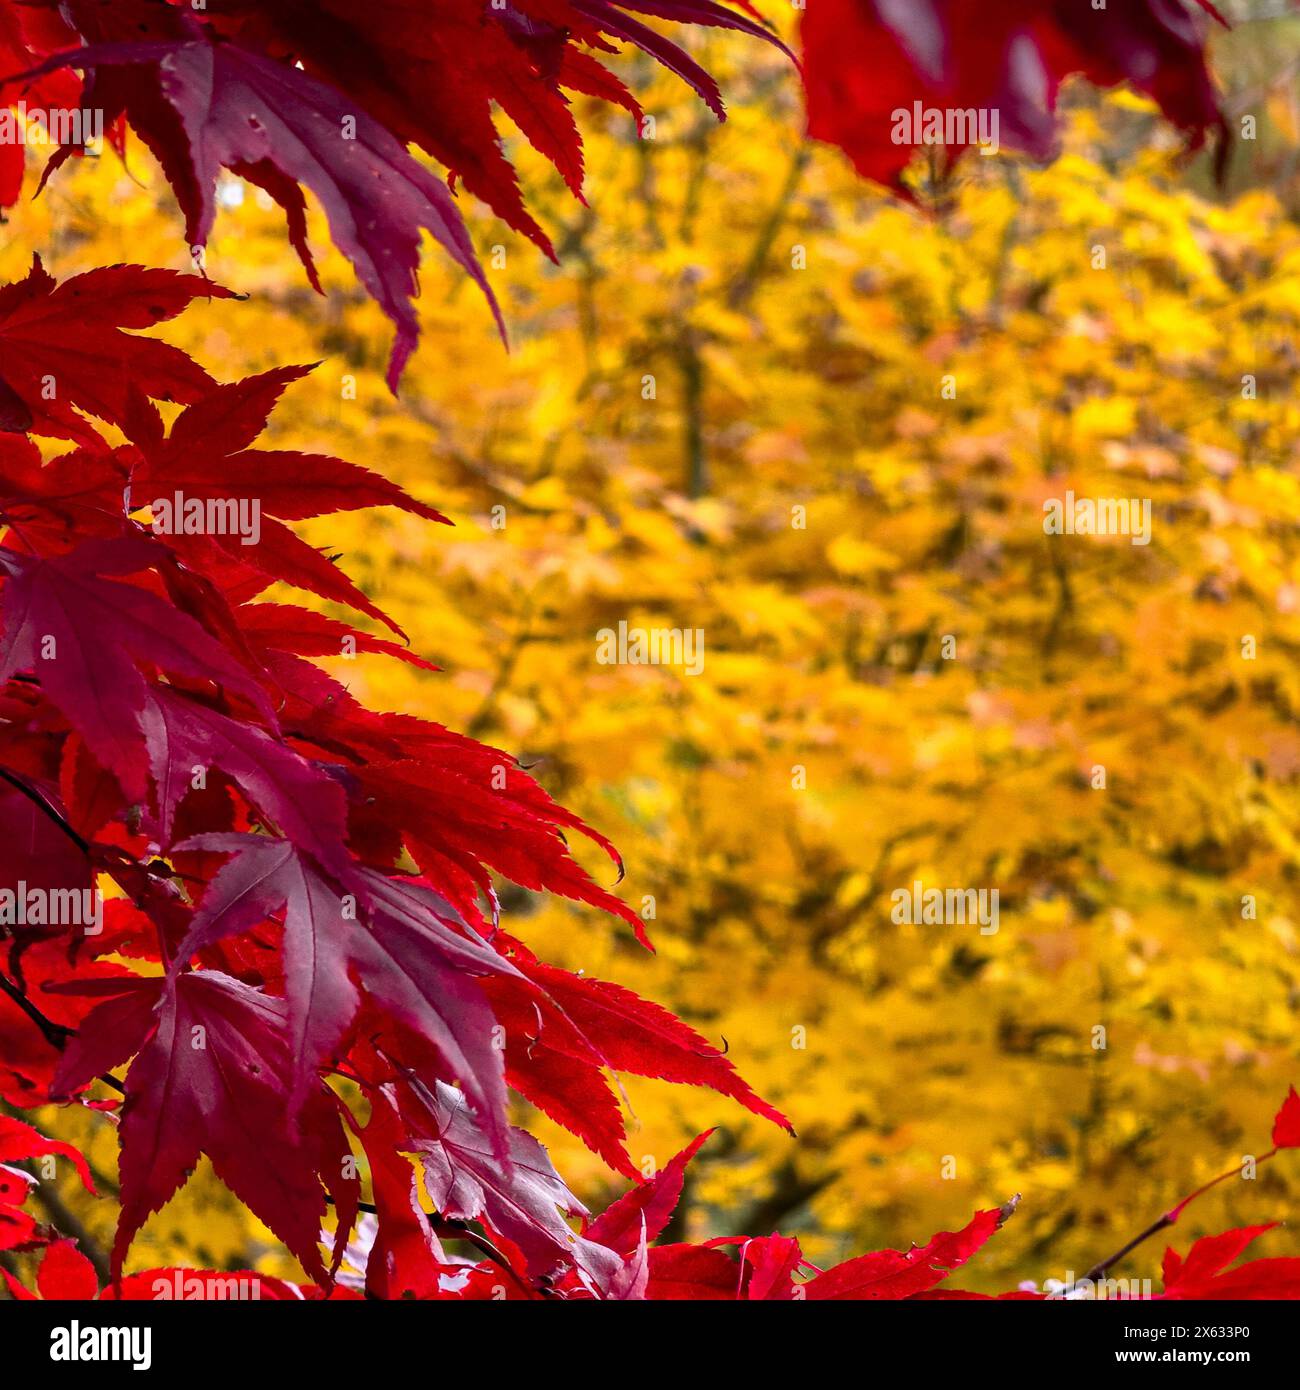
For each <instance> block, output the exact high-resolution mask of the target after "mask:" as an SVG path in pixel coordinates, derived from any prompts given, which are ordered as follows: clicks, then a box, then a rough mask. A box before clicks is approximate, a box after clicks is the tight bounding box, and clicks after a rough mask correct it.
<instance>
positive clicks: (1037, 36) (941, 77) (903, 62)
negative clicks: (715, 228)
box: [802, 0, 1223, 189]
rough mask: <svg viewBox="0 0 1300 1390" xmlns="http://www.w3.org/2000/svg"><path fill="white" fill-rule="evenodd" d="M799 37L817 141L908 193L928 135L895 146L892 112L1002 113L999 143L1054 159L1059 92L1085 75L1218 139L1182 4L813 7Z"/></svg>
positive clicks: (926, 2) (921, 1) (862, 1)
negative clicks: (909, 175)
mask: <svg viewBox="0 0 1300 1390" xmlns="http://www.w3.org/2000/svg"><path fill="white" fill-rule="evenodd" d="M1202 8H1204V6H1202ZM802 37H803V44H804V85H805V90H806V93H807V105H808V131H809V134H810V135H812V136H814V137H815V138H817V139H819V140H826V141H828V142H830V143H831V144H835V145H838V146H839V147H840V148H841V149H843V150H844V151H845V152H846V153H847V154H848V156H849V157H850V158H851V159H852V161H853V163H854V165H855V167H856V168H857V170H858V172H859V173H861V174H863V175H864V176H865V177H867V178H869V179H873V180H875V181H876V182H878V183H882V184H887V185H890V186H892V187H895V188H899V189H901V188H902V184H901V176H902V173H903V171H904V170H905V169H906V168H907V166H908V164H909V163H910V162H911V160H912V158H913V156H914V155H915V153H916V145H917V144H918V143H919V142H920V140H921V134H920V132H916V131H913V132H912V134H911V136H910V137H909V138H908V139H905V140H902V139H899V138H897V137H898V134H899V127H898V122H897V120H896V114H897V113H899V112H902V113H904V114H905V115H906V117H907V118H908V120H909V121H911V120H912V118H913V116H914V110H915V106H916V105H917V104H919V105H920V106H921V108H922V110H923V111H925V110H937V111H940V112H946V111H966V110H974V111H980V110H983V111H988V112H991V113H995V114H996V115H997V117H998V129H997V131H996V133H995V138H996V141H997V143H998V144H1000V145H1004V146H1006V147H1008V148H1012V149H1018V150H1023V151H1025V152H1026V153H1028V154H1030V155H1031V156H1032V157H1033V158H1035V159H1047V158H1049V157H1050V156H1051V155H1052V153H1053V150H1054V144H1055V138H1056V114H1055V113H1056V99H1057V93H1058V91H1059V89H1060V86H1061V83H1062V82H1063V80H1064V79H1065V78H1066V77H1067V76H1068V75H1070V74H1071V73H1076V72H1077V73H1082V74H1083V75H1084V76H1086V77H1087V78H1088V79H1089V80H1090V81H1092V82H1095V83H1097V84H1099V85H1101V86H1114V85H1116V84H1118V83H1120V82H1130V83H1131V84H1132V85H1133V86H1134V87H1136V88H1137V89H1138V90H1139V91H1142V92H1145V93H1147V94H1148V95H1149V96H1151V97H1153V98H1154V99H1155V100H1156V101H1157V102H1158V103H1159V105H1160V107H1161V110H1162V111H1163V112H1164V114H1165V116H1167V117H1168V118H1169V119H1170V120H1171V121H1173V122H1174V123H1175V124H1176V125H1178V126H1180V127H1182V128H1183V129H1184V130H1186V131H1187V132H1188V133H1189V134H1190V135H1191V136H1192V138H1193V140H1194V141H1197V142H1199V141H1201V140H1203V139H1204V136H1205V133H1206V131H1207V130H1208V129H1210V128H1211V127H1218V128H1220V129H1221V128H1222V127H1223V117H1222V115H1221V113H1220V110H1219V103H1218V98H1217V96H1216V94H1215V90H1214V86H1213V83H1212V81H1211V79H1210V76H1209V72H1208V70H1207V67H1206V60H1205V52H1204V40H1205V35H1204V32H1203V26H1202V25H1201V24H1199V23H1198V22H1197V16H1196V15H1195V13H1194V11H1193V10H1192V9H1191V8H1189V6H1188V5H1187V4H1185V3H1183V0H1129V3H1126V4H1122V5H1111V6H1102V7H1100V8H1099V7H1097V6H1092V7H1089V6H1088V5H1086V4H1084V5H1079V4H1076V3H1074V0H908V3H905V4H898V3H894V2H893V0H817V3H816V4H812V5H809V6H808V8H807V10H806V12H805V14H804V17H803V23H802ZM960 150H961V145H960V144H958V145H955V146H950V147H949V156H950V157H955V156H956V155H957V154H959V153H960Z"/></svg>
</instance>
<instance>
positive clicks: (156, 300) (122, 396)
mask: <svg viewBox="0 0 1300 1390" xmlns="http://www.w3.org/2000/svg"><path fill="white" fill-rule="evenodd" d="M232 297H233V294H232V291H230V290H227V289H224V288H223V287H222V286H220V285H214V284H213V283H212V281H210V280H205V279H203V278H202V277H201V276H198V275H180V274H177V273H176V272H175V271H172V270H146V269H145V268H144V267H143V266H138V265H114V266H105V267H103V268H101V269H98V270H88V271H86V272H85V274H83V275H73V276H71V277H70V278H69V279H67V280H65V281H63V283H62V284H56V283H55V281H54V278H53V276H51V275H50V274H49V273H48V272H47V271H46V269H45V267H44V266H43V265H42V264H41V258H40V257H39V256H36V257H34V258H33V260H32V268H31V271H30V273H29V274H28V276H27V278H26V279H25V280H18V281H16V282H15V283H13V284H11V285H5V286H3V287H0V430H17V431H22V430H29V431H31V433H33V434H41V435H51V436H53V437H55V438H58V439H74V440H76V441H78V442H79V443H83V444H95V443H98V442H99V436H98V435H97V434H96V433H95V431H94V430H93V429H92V428H91V426H90V425H89V423H88V422H87V421H86V420H85V418H84V417H83V416H82V415H80V414H78V411H86V412H87V413H89V414H91V415H95V416H97V417H98V418H99V419H101V420H107V421H108V422H109V423H110V424H113V425H123V424H125V423H126V420H127V418H128V411H129V406H130V400H131V395H132V392H133V391H136V392H138V391H141V390H143V391H147V392H149V394H150V395H151V396H153V398H154V399H155V400H160V401H192V400H195V399H197V398H198V397H199V396H200V395H201V394H202V393H203V392H204V391H206V390H207V389H208V388H209V387H210V386H212V384H213V382H212V378H211V377H210V376H209V375H208V374H207V372H205V371H204V370H203V368H202V367H200V366H199V365H198V364H197V363H195V362H194V361H192V360H191V359H190V358H189V357H188V356H186V354H185V353H183V352H182V351H181V350H180V349H179V348H175V347H172V346H171V344H169V343H160V342H158V340H157V339H155V338H138V337H135V336H134V335H132V334H131V333H127V332H124V331H123V330H125V329H129V328H151V327H153V325H154V324H157V323H164V322H166V321H167V320H168V319H172V318H175V317H176V315H177V314H179V313H180V312H181V310H182V309H184V308H185V307H186V306H187V305H188V304H190V303H192V302H193V301H194V300H195V299H229V298H232Z"/></svg>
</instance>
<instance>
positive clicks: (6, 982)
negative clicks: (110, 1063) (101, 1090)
mask: <svg viewBox="0 0 1300 1390" xmlns="http://www.w3.org/2000/svg"><path fill="white" fill-rule="evenodd" d="M0 992H3V993H4V994H6V995H8V996H9V998H10V999H12V1000H13V1002H14V1003H15V1004H17V1005H18V1007H19V1008H20V1009H21V1010H22V1011H23V1013H25V1014H26V1015H27V1017H28V1018H30V1019H31V1021H32V1022H33V1023H34V1024H35V1025H36V1026H37V1028H39V1029H40V1030H41V1036H42V1037H43V1038H44V1039H45V1041H46V1042H47V1043H49V1045H50V1046H51V1047H52V1048H54V1049H55V1051H57V1052H62V1051H63V1049H64V1048H65V1047H66V1046H67V1045H68V1039H69V1038H71V1037H75V1036H76V1032H77V1030H76V1029H75V1028H65V1027H64V1026H63V1024H61V1023H55V1021H54V1020H53V1019H52V1018H46V1016H45V1015H44V1014H43V1013H42V1012H41V1011H40V1010H39V1009H38V1008H37V1007H36V1005H35V1004H33V1003H32V1001H31V1000H30V999H29V998H28V997H27V995H26V994H25V993H24V992H23V991H22V990H21V989H19V988H18V986H17V985H16V984H14V983H13V981H12V980H10V979H9V978H8V977H7V976H6V975H0ZM98 1080H100V1081H102V1082H103V1083H104V1085H105V1086H111V1087H112V1088H113V1090H115V1091H117V1092H118V1093H119V1094H120V1095H125V1094H126V1087H125V1086H124V1085H123V1084H122V1082H120V1081H119V1080H118V1079H117V1077H116V1076H114V1075H113V1073H112V1072H111V1071H106V1072H101V1073H100V1075H99V1077H98Z"/></svg>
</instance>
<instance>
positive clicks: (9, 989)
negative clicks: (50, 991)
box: [0, 975, 73, 1052]
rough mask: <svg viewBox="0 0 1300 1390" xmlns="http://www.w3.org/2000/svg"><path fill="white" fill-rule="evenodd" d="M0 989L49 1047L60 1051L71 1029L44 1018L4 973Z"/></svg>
mask: <svg viewBox="0 0 1300 1390" xmlns="http://www.w3.org/2000/svg"><path fill="white" fill-rule="evenodd" d="M0 990H3V992H4V993H5V994H7V995H8V996H9V998H10V999H12V1000H13V1002H14V1003H15V1004H17V1005H18V1007H19V1008H20V1009H21V1010H22V1011H23V1013H25V1014H26V1015H27V1017H28V1018H30V1019H31V1021H32V1022H33V1023H34V1024H35V1025H36V1026H37V1027H38V1028H39V1029H40V1030H41V1036H42V1037H43V1038H44V1039H45V1041H46V1042H47V1043H49V1045H50V1046H51V1047H53V1048H57V1049H58V1051H60V1052H62V1051H63V1049H64V1047H65V1045H66V1044H67V1041H68V1039H69V1038H70V1037H71V1036H72V1031H73V1030H72V1029H71V1028H65V1027H64V1026H63V1025H62V1024H61V1023H55V1022H54V1020H53V1019H49V1018H46V1017H45V1015H44V1014H43V1013H42V1012H41V1011H40V1010H39V1009H38V1008H37V1007H36V1005H35V1004H33V1003H32V1001H31V1000H30V999H29V998H28V997H27V996H26V994H24V993H23V991H22V990H21V989H19V988H18V986H17V985H16V984H14V983H13V981H12V980H10V979H9V978H8V976H6V975H0Z"/></svg>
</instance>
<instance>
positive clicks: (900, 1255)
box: [803, 1208, 1004, 1300]
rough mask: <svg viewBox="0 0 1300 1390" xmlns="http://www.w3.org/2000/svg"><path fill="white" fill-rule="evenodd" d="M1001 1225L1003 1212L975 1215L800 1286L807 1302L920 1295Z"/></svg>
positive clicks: (864, 1256)
mask: <svg viewBox="0 0 1300 1390" xmlns="http://www.w3.org/2000/svg"><path fill="white" fill-rule="evenodd" d="M1003 1220H1004V1214H1003V1211H1002V1210H1001V1209H999V1208H994V1209H992V1210H990V1211H977V1212H976V1213H975V1215H974V1216H973V1217H972V1218H971V1220H970V1222H969V1223H968V1224H967V1225H966V1226H963V1227H962V1229H961V1230H960V1231H956V1232H952V1231H941V1232H940V1233H939V1234H938V1235H937V1236H932V1237H931V1238H930V1240H928V1241H927V1242H926V1243H925V1244H924V1245H921V1246H916V1245H914V1246H913V1247H912V1248H911V1249H910V1250H907V1251H902V1250H877V1251H874V1252H873V1253H872V1254H870V1255H859V1256H858V1257H857V1258H856V1259H852V1260H845V1261H844V1263H843V1264H838V1265H836V1266H835V1267H834V1268H833V1269H828V1270H827V1271H826V1272H825V1273H824V1274H819V1275H817V1277H816V1278H815V1279H810V1280H809V1281H808V1282H807V1284H805V1285H804V1290H803V1294H804V1297H805V1298H809V1299H858V1300H862V1299H896V1298H911V1297H913V1296H914V1295H916V1294H920V1293H926V1292H927V1291H928V1290H930V1289H933V1288H934V1287H935V1286H936V1285H938V1284H941V1283H942V1282H943V1281H944V1280H945V1279H946V1278H947V1277H948V1276H949V1275H950V1274H951V1273H952V1272H953V1270H955V1269H959V1268H960V1267H961V1266H962V1265H964V1264H965V1263H966V1261H967V1260H969V1259H970V1258H971V1256H972V1255H974V1254H975V1253H976V1252H977V1251H978V1250H980V1248H981V1247H982V1246H983V1245H984V1244H985V1243H986V1242H987V1241H988V1239H989V1237H990V1236H992V1235H993V1233H994V1232H995V1231H996V1230H997V1229H998V1227H999V1226H1000V1225H1001V1224H1002V1222H1003Z"/></svg>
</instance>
